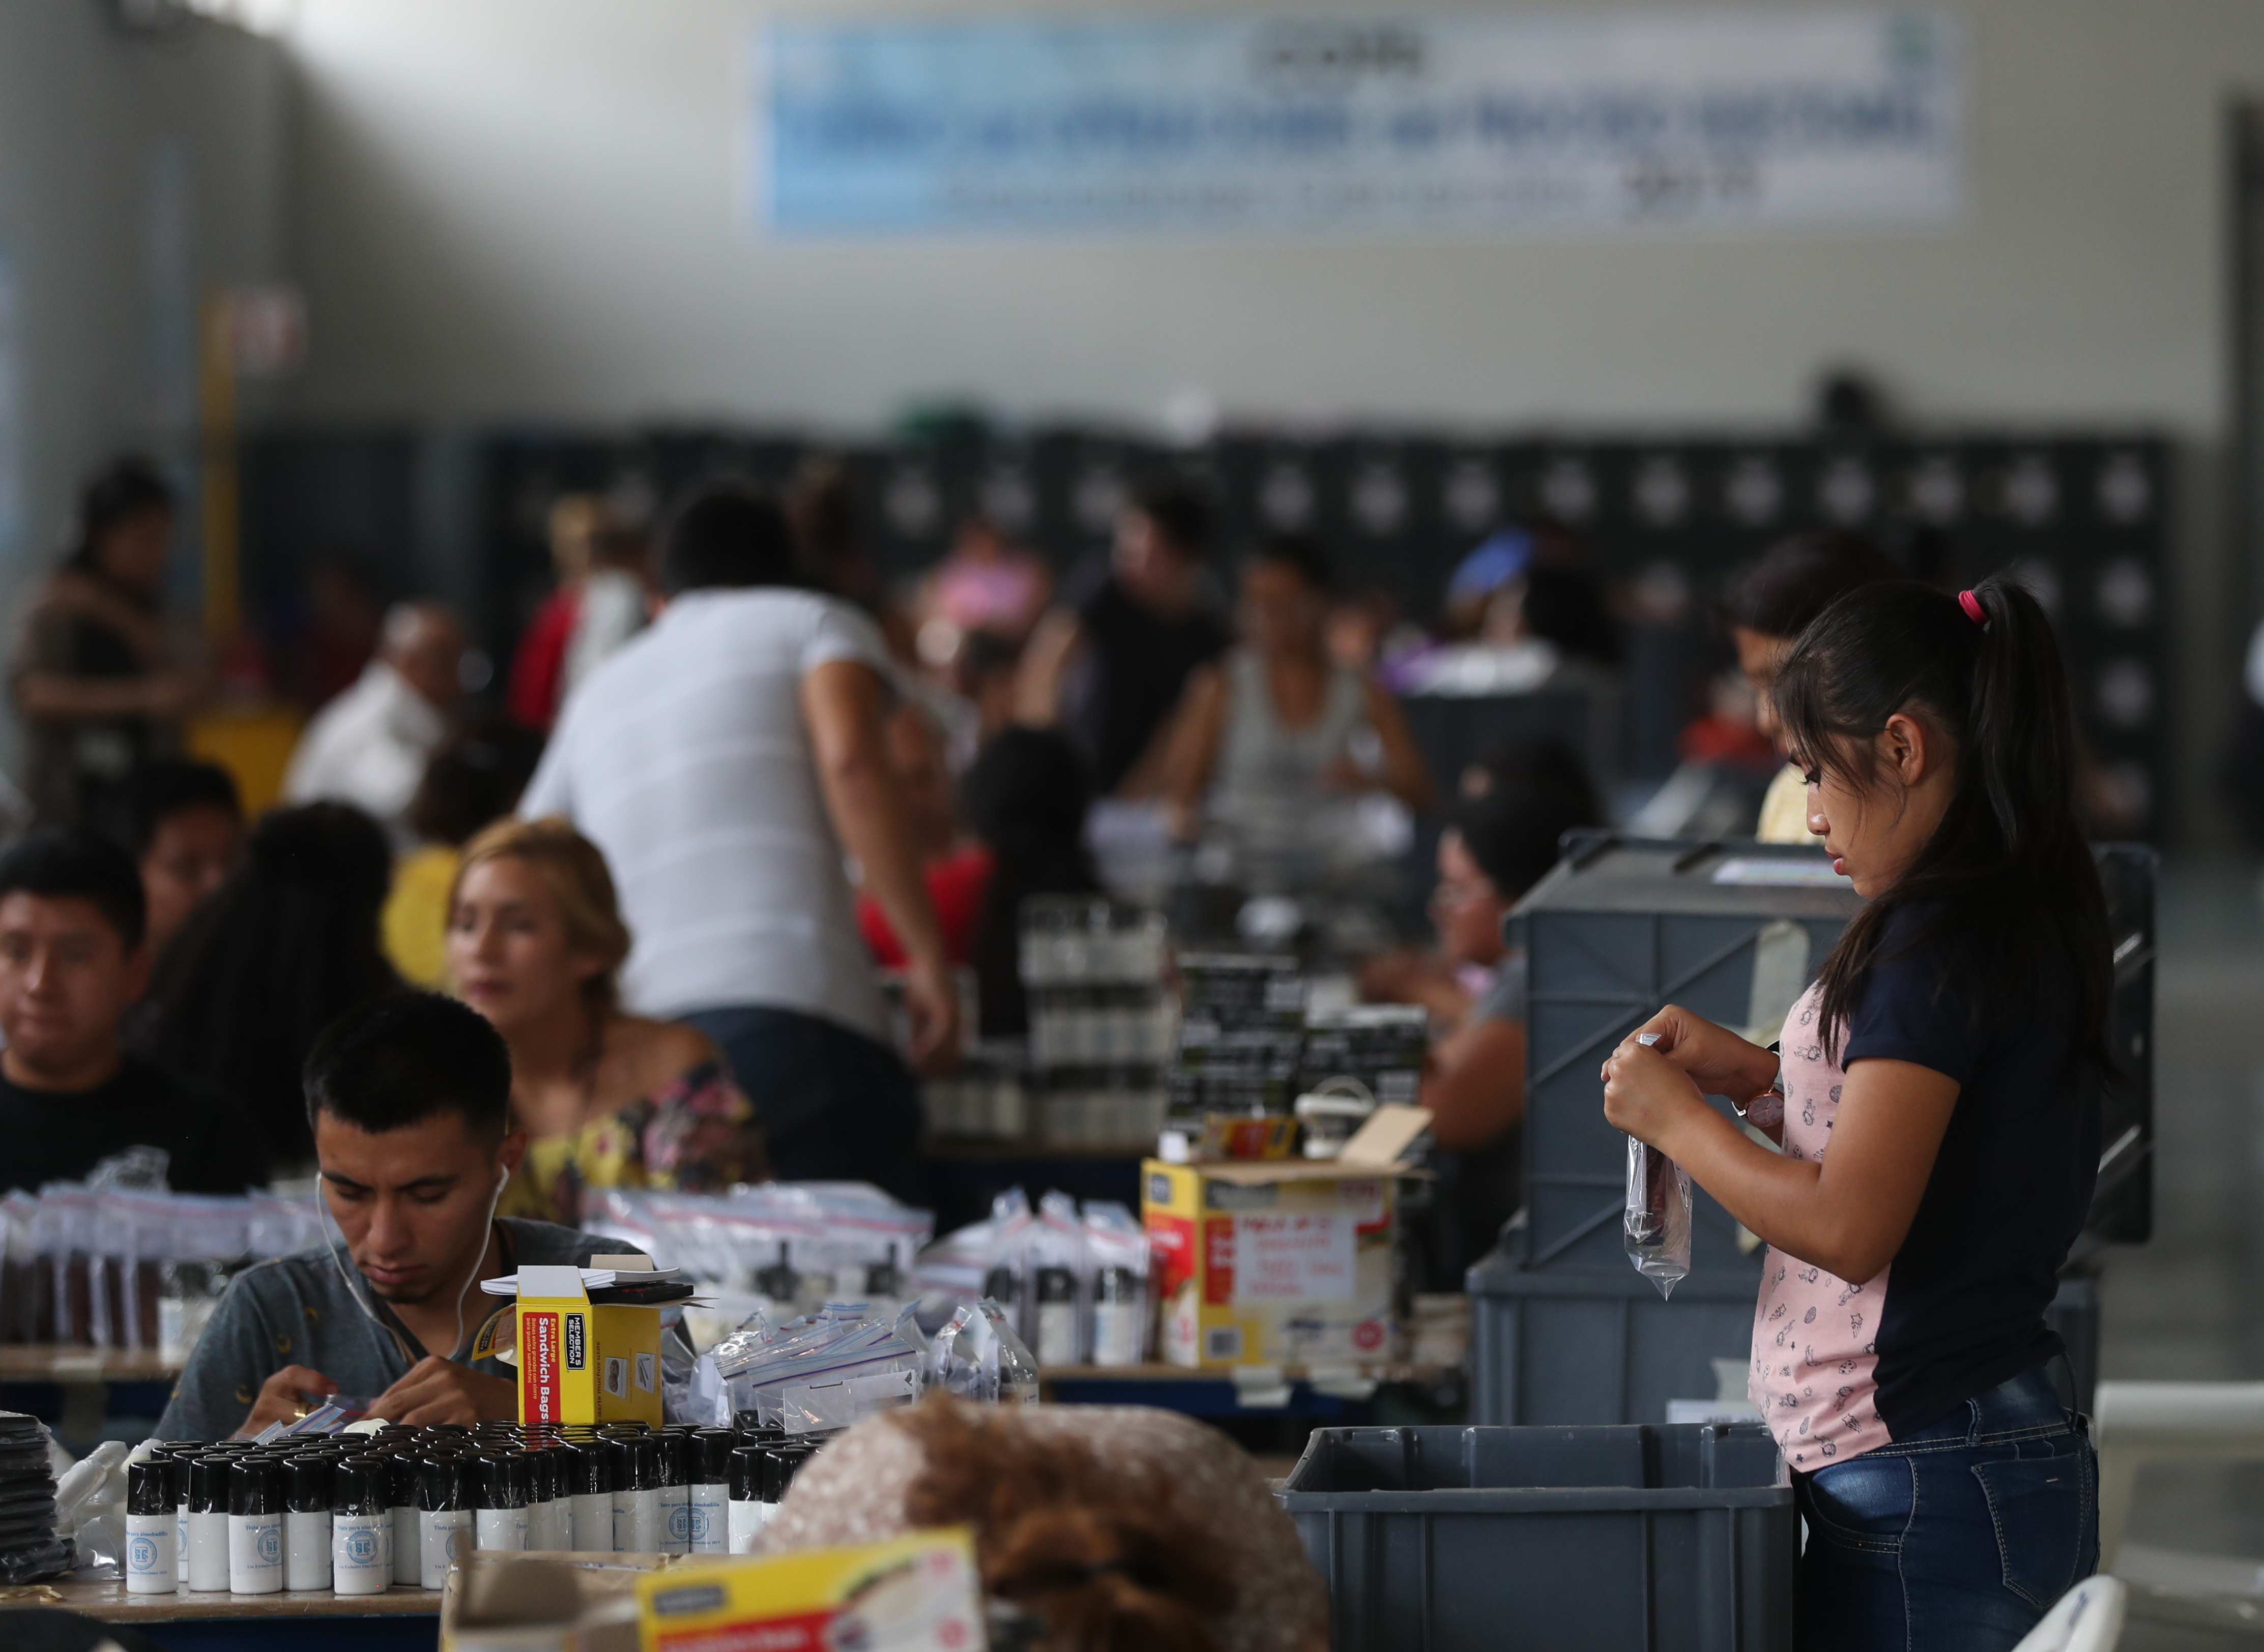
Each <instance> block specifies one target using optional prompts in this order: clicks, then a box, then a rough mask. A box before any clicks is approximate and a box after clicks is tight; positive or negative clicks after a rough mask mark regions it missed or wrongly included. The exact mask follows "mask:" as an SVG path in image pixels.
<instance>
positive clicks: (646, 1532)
mask: <svg viewBox="0 0 2264 1652" xmlns="http://www.w3.org/2000/svg"><path fill="white" fill-rule="evenodd" d="M624 1471H626V1472H624ZM661 1521H662V1511H661V1506H660V1443H659V1442H658V1441H657V1440H656V1439H654V1438H651V1436H649V1435H645V1434H639V1435H636V1436H635V1437H633V1438H628V1439H624V1440H617V1441H615V1442H614V1452H613V1552H614V1553H615V1554H664V1553H666V1552H667V1547H668V1533H667V1531H666V1530H665V1529H664V1526H663V1525H662V1524H661Z"/></svg>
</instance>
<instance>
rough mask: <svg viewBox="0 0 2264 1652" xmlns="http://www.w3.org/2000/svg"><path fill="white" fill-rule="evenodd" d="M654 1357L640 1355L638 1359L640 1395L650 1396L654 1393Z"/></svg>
mask: <svg viewBox="0 0 2264 1652" xmlns="http://www.w3.org/2000/svg"><path fill="white" fill-rule="evenodd" d="M652 1372H653V1358H652V1356H651V1355H650V1354H639V1355H638V1356H637V1357H636V1382H637V1392H639V1393H640V1394H650V1393H651V1392H652Z"/></svg>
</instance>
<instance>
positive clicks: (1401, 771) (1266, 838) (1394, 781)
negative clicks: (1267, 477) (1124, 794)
mask: <svg viewBox="0 0 2264 1652" xmlns="http://www.w3.org/2000/svg"><path fill="white" fill-rule="evenodd" d="M1330 584H1331V577H1330V572H1329V566H1328V561H1327V558H1326V557H1325V556H1324V554H1323V553H1322V551H1321V548H1320V547H1319V546H1317V545H1316V544H1315V543H1313V542H1312V541H1311V540H1307V539H1304V538H1302V537H1300V536H1298V535H1295V534H1285V535H1282V536H1281V537H1279V538H1276V539H1273V540H1267V541H1266V543H1265V544H1263V545H1261V546H1259V547H1258V549H1257V551H1256V552H1255V553H1254V554H1252V556H1251V557H1250V558H1249V560H1248V561H1246V562H1244V563H1243V565H1242V593H1241V606H1240V609H1239V611H1238V618H1239V620H1240V624H1241V641H1240V642H1239V643H1238V644H1237V646H1236V647H1235V648H1232V649H1230V651H1229V652H1228V654H1227V656H1226V657H1225V658H1224V659H1223V661H1221V662H1220V663H1218V664H1216V665H1215V666H1214V665H1204V666H1199V667H1197V668H1196V669H1195V670H1194V672H1193V673H1192V674H1191V675H1190V676H1189V677H1188V679H1187V688H1186V694H1185V696H1184V697H1183V698H1182V699H1180V701H1179V708H1178V710H1177V712H1176V713H1174V714H1173V716H1172V721H1171V723H1170V725H1169V726H1168V727H1167V728H1166V729H1165V734H1164V735H1163V736H1162V739H1163V742H1164V744H1163V747H1162V755H1161V759H1160V761H1161V770H1162V774H1163V792H1164V795H1165V798H1166V799H1167V800H1168V801H1170V802H1171V803H1172V806H1173V807H1174V808H1175V809H1176V810H1177V811H1178V814H1179V818H1180V820H1181V822H1182V823H1183V824H1184V825H1187V826H1189V827H1191V826H1192V823H1193V822H1194V820H1195V818H1196V816H1197V814H1198V811H1199V810H1204V809H1206V808H1207V812H1208V815H1210V816H1211V817H1212V818H1213V819H1215V821H1216V822H1218V823H1220V824H1221V825H1223V826H1225V827H1226V828H1228V829H1229V830H1231V831H1234V832H1236V833H1237V834H1238V835H1241V836H1243V837H1246V838H1249V839H1251V840H1252V841H1255V842H1259V843H1296V842H1300V841H1302V840H1303V839H1304V838H1305V837H1307V835H1308V834H1309V833H1310V832H1311V831H1313V830H1315V829H1316V826H1318V828H1319V830H1323V831H1326V830H1329V829H1330V828H1329V825H1328V824H1327V822H1332V820H1333V819H1335V818H1338V817H1335V816H1332V814H1331V813H1330V812H1329V811H1328V808H1327V806H1328V805H1329V804H1330V803H1331V802H1332V801H1333V800H1336V799H1341V798H1348V797H1350V796H1353V794H1355V793H1360V792H1364V791H1374V790H1382V791H1387V792H1390V793H1391V794H1392V795H1393V796H1395V797H1397V799H1398V800H1399V801H1401V802H1402V803H1404V804H1405V805H1406V806H1407V807H1408V808H1411V809H1427V808H1431V807H1432V804H1433V797H1432V790H1431V778H1430V773H1429V772H1428V771H1427V770H1426V768H1425V766H1424V763H1423V757H1422V754H1421V753H1420V752H1419V751H1418V750H1416V746H1415V740H1414V736H1413V735H1411V734H1410V733H1409V732H1408V729H1407V723H1406V720H1405V719H1404V717H1403V716H1402V715H1401V714H1400V711H1399V706H1398V703H1397V701H1395V700H1394V699H1392V698H1391V696H1390V694H1388V693H1386V692H1384V691H1383V689H1382V687H1381V686H1380V685H1378V684H1377V683H1376V682H1375V679H1374V678H1373V677H1369V676H1368V673H1367V672H1365V671H1362V670H1355V669H1353V667H1351V666H1346V665H1340V664H1339V663H1336V662H1335V661H1333V660H1332V659H1331V658H1330V656H1329V648H1328V634H1327V630H1326V624H1327V620H1328V599H1329V588H1330ZM1364 741H1365V743H1367V744H1368V745H1369V746H1371V747H1372V748H1373V750H1372V751H1371V752H1370V754H1369V755H1370V757H1372V759H1373V760H1372V762H1369V763H1365V764H1363V763H1361V761H1358V760H1357V759H1356V757H1355V754H1356V753H1358V752H1359V751H1360V750H1361V746H1362V744H1363V742H1364Z"/></svg>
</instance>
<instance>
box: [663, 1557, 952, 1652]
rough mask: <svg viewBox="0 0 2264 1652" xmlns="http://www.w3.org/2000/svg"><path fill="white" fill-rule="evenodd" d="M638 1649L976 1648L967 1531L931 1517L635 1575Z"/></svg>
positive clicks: (867, 1651) (937, 1651)
mask: <svg viewBox="0 0 2264 1652" xmlns="http://www.w3.org/2000/svg"><path fill="white" fill-rule="evenodd" d="M636 1593H637V1630H638V1646H639V1648H640V1652H838V1649H840V1648H857V1649H858V1652H981V1648H983V1645H984V1644H985V1643H986V1641H987V1638H988V1637H987V1634H986V1630H985V1626H984V1623H983V1591H982V1576H981V1574H980V1573H979V1572H978V1571H977V1570H976V1564H975V1540H974V1538H973V1535H972V1534H971V1533H970V1532H969V1531H968V1530H967V1528H966V1527H964V1526H940V1527H938V1528H936V1529H934V1530H932V1531H927V1532H912V1533H911V1534H910V1535H909V1536H905V1537H900V1538H893V1539H890V1540H888V1541H886V1542H882V1543H864V1544H859V1545H857V1546H855V1547H850V1548H828V1549H803V1550H800V1551H798V1552H795V1553H793V1554H780V1555H775V1556H772V1557H769V1558H749V1559H743V1560H733V1561H709V1562H707V1563H705V1564H697V1565H692V1566H676V1567H672V1568H671V1569H669V1570H667V1571H665V1572H662V1573H658V1574H657V1575H655V1576H649V1577H642V1578H640V1579H638V1581H637V1584H636Z"/></svg>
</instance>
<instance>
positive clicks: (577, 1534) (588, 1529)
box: [566, 1440, 613, 1554]
mask: <svg viewBox="0 0 2264 1652" xmlns="http://www.w3.org/2000/svg"><path fill="white" fill-rule="evenodd" d="M566 1489H567V1490H569V1491H570V1492H571V1493H572V1494H573V1495H572V1498H571V1502H572V1505H573V1507H572V1513H571V1517H570V1518H571V1519H572V1522H573V1532H572V1535H571V1536H570V1539H569V1540H568V1542H567V1547H569V1548H570V1549H573V1550H575V1551H576V1552H577V1553H580V1554H610V1553H612V1552H613V1453H612V1452H610V1451H608V1450H607V1449H606V1442H605V1441H603V1440H584V1441H577V1442H576V1443H574V1445H572V1446H571V1447H570V1451H569V1453H568V1454H567V1462H566Z"/></svg>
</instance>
